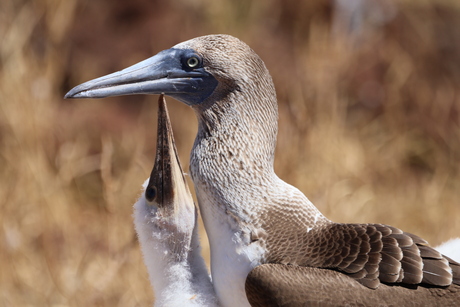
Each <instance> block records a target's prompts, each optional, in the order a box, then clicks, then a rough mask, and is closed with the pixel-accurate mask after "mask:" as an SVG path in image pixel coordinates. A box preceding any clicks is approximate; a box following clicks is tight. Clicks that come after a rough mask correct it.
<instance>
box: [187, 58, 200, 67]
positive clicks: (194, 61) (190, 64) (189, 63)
mask: <svg viewBox="0 0 460 307" xmlns="http://www.w3.org/2000/svg"><path fill="white" fill-rule="evenodd" d="M198 65H200V60H199V59H198V58H197V57H196V56H192V57H190V58H188V59H187V66H188V67H190V68H196V67H198Z"/></svg>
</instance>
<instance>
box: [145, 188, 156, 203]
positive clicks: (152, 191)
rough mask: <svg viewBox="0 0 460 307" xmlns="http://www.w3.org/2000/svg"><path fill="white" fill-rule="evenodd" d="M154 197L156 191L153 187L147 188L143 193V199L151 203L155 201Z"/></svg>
mask: <svg viewBox="0 0 460 307" xmlns="http://www.w3.org/2000/svg"><path fill="white" fill-rule="evenodd" d="M155 196H157V190H156V189H155V188H154V187H148V188H147V190H146V191H145V197H146V198H147V200H148V201H152V200H154V199H155Z"/></svg>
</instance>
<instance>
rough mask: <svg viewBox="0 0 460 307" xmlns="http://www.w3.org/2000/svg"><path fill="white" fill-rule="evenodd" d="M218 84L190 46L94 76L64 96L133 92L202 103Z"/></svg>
mask: <svg viewBox="0 0 460 307" xmlns="http://www.w3.org/2000/svg"><path fill="white" fill-rule="evenodd" d="M216 86H217V80H216V79H215V78H214V77H213V76H212V75H211V74H210V73H208V72H207V71H206V70H205V69H204V67H203V61H202V59H201V56H200V55H198V54H197V53H196V52H194V51H193V50H190V49H175V48H172V49H167V50H163V51H161V52H160V53H158V54H157V55H155V56H153V57H151V58H148V59H147V60H144V61H142V62H139V63H137V64H135V65H133V66H130V67H128V68H125V69H123V70H121V71H118V72H115V73H112V74H109V75H106V76H103V77H100V78H97V79H93V80H90V81H88V82H85V83H83V84H80V85H78V86H76V87H74V88H73V89H72V90H70V91H69V92H68V93H67V94H66V95H65V97H64V98H104V97H109V96H120V95H131V94H165V95H168V96H171V97H173V98H175V99H177V100H179V101H182V102H184V103H186V104H188V105H194V104H199V103H201V102H202V101H203V100H205V99H206V98H207V97H209V95H211V93H212V92H213V91H214V89H215V88H216Z"/></svg>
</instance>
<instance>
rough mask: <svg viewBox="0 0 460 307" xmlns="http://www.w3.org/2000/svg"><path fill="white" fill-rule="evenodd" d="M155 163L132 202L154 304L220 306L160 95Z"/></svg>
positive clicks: (167, 116)
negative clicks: (135, 199)
mask: <svg viewBox="0 0 460 307" xmlns="http://www.w3.org/2000/svg"><path fill="white" fill-rule="evenodd" d="M158 105H159V106H158V139H157V151H156V158H155V166H154V167H153V170H152V173H151V175H150V179H148V180H147V181H146V182H145V183H144V188H143V192H142V195H141V196H140V198H139V200H138V201H137V202H136V204H135V205H134V225H135V228H136V232H137V235H138V237H139V242H140V245H141V248H142V253H143V255H144V262H145V264H146V266H147V269H148V272H149V277H150V282H151V284H152V288H153V291H154V293H155V306H209V307H214V306H218V303H217V298H216V294H215V291H214V288H213V286H212V283H211V280H210V277H209V274H208V271H207V268H206V265H205V263H204V260H203V257H202V256H201V253H200V252H201V247H200V241H199V238H198V226H197V210H196V208H195V206H194V203H193V198H192V195H191V194H190V191H189V189H188V185H187V182H186V181H185V178H184V175H183V172H182V167H181V164H180V161H179V157H178V155H177V151H176V146H175V144H174V138H173V134H172V128H171V123H170V121H169V115H168V111H167V108H166V102H165V100H164V97H163V95H162V96H160V99H159V101H158Z"/></svg>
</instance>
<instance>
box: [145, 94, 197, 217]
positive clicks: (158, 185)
mask: <svg viewBox="0 0 460 307" xmlns="http://www.w3.org/2000/svg"><path fill="white" fill-rule="evenodd" d="M145 193H146V194H145V196H146V198H147V200H149V201H155V202H156V204H157V206H158V207H159V208H163V209H164V210H165V211H166V212H168V215H171V216H176V215H177V214H180V213H181V211H183V210H194V203H193V198H192V195H191V193H190V190H189V188H188V185H187V182H186V179H185V176H184V173H183V171H182V166H181V163H180V160H179V156H178V154H177V149H176V144H175V142H174V136H173V132H172V127H171V122H170V119H169V114H168V109H167V107H166V101H165V99H164V96H163V95H161V96H160V98H159V100H158V137H157V151H156V157H155V165H154V167H153V170H152V173H151V175H150V180H149V183H148V185H147V188H146V192H145ZM184 207H185V208H184Z"/></svg>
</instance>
